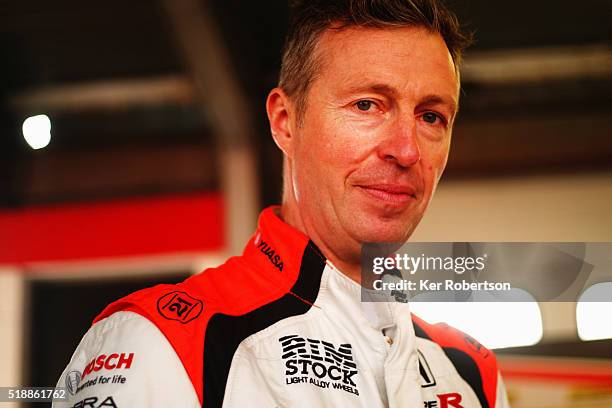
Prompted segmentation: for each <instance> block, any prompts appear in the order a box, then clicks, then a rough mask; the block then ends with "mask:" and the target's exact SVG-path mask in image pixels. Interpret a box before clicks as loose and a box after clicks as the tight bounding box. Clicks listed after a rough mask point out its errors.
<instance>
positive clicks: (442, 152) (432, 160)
mask: <svg viewBox="0 0 612 408" xmlns="http://www.w3.org/2000/svg"><path fill="white" fill-rule="evenodd" d="M448 149H449V143H444V144H438V145H434V146H429V150H427V151H428V153H427V154H426V155H423V156H421V161H422V163H423V170H425V177H424V178H425V180H426V183H427V184H433V188H435V185H436V184H437V183H438V181H439V180H440V178H441V177H442V173H443V172H444V168H445V167H446V161H447V159H448Z"/></svg>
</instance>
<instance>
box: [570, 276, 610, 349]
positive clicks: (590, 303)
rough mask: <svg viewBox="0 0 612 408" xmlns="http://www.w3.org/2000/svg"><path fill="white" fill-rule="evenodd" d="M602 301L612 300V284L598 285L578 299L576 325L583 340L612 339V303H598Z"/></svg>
mask: <svg viewBox="0 0 612 408" xmlns="http://www.w3.org/2000/svg"><path fill="white" fill-rule="evenodd" d="M601 299H611V300H612V282H604V283H597V284H595V285H593V286H591V287H590V288H588V289H587V290H585V291H584V293H583V294H582V295H581V296H580V298H579V299H578V304H577V305H576V325H577V326H578V337H580V338H581V339H582V340H600V339H610V338H612V322H611V321H610V316H611V315H612V301H610V302H598V301H596V300H601Z"/></svg>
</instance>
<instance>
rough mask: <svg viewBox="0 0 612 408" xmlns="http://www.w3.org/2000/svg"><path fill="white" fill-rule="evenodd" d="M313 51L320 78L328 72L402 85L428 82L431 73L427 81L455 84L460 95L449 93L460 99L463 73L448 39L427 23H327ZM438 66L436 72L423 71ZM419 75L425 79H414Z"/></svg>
mask: <svg viewBox="0 0 612 408" xmlns="http://www.w3.org/2000/svg"><path fill="white" fill-rule="evenodd" d="M381 44H382V45H381ZM412 44H414V46H412ZM314 57H315V58H317V59H318V71H319V72H318V73H317V78H320V77H321V76H328V77H330V79H331V80H332V81H333V82H336V83H342V84H343V85H347V86H349V85H351V84H352V83H356V84H359V83H362V84H363V82H365V81H373V82H378V83H382V84H383V85H389V86H392V87H394V88H396V89H398V90H403V88H406V87H409V86H414V85H416V84H423V80H424V79H427V81H426V83H427V85H428V86H432V85H433V86H436V85H439V86H440V87H441V88H444V89H445V90H448V89H452V91H453V92H454V93H455V94H456V95H450V97H452V99H454V100H455V101H456V100H457V99H458V94H459V79H458V76H457V73H456V72H455V66H454V63H453V60H452V57H451V55H450V52H449V51H448V48H447V47H446V43H445V42H444V40H443V39H442V37H441V36H440V35H439V34H438V33H433V32H431V31H429V30H427V29H426V28H421V27H398V28H370V27H354V26H353V27H348V28H342V29H328V30H326V31H325V32H324V33H323V35H322V36H321V38H320V39H319V41H318V43H317V47H316V48H315V55H314ZM434 71H435V75H434V74H432V75H429V76H427V77H424V76H423V75H422V73H423V72H434ZM398 73H401V74H402V75H401V76H398ZM366 75H367V77H366ZM405 78H407V79H408V82H407V83H402V81H400V79H405ZM417 78H418V79H420V80H421V81H420V82H418V81H411V79H417ZM449 85H451V87H450V88H449ZM430 93H436V94H437V93H438V92H435V90H434V92H430ZM440 96H441V97H446V95H440Z"/></svg>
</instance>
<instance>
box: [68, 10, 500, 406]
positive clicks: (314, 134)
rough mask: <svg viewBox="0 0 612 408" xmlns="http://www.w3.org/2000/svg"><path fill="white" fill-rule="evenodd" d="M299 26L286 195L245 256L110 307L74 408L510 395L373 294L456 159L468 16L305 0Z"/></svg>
mask: <svg viewBox="0 0 612 408" xmlns="http://www.w3.org/2000/svg"><path fill="white" fill-rule="evenodd" d="M290 31H291V32H290V33H289V36H288V39H287V44H286V47H285V53H284V55H283V64H282V70H281V77H280V83H279V87H278V88H275V89H273V90H272V91H271V92H270V94H269V96H268V100H267V105H266V106H267V112H268V117H269V120H270V128H271V132H272V136H273V137H274V140H275V142H276V143H277V145H278V146H279V148H280V149H281V150H282V151H283V153H284V191H283V203H282V206H280V207H273V208H268V209H266V210H264V211H263V212H262V214H261V216H260V219H259V226H258V229H257V231H256V232H255V234H254V236H253V238H252V239H251V240H250V241H249V242H248V243H247V245H246V248H245V250H244V253H243V254H242V256H239V257H233V258H230V259H229V260H228V261H227V262H226V263H225V264H223V265H221V266H219V267H218V268H213V269H209V270H206V271H204V272H203V273H201V274H199V275H196V276H194V277H191V278H189V279H187V280H186V281H185V282H183V283H181V284H179V285H159V286H156V287H154V288H150V289H146V290H143V291H139V292H136V293H134V294H132V295H130V296H128V297H126V298H124V299H121V300H119V301H117V302H115V303H113V304H111V305H110V306H109V307H107V308H106V309H105V310H104V311H103V312H102V314H101V315H100V316H98V318H97V319H96V320H95V322H94V325H93V326H92V328H91V329H90V330H89V332H88V333H87V334H86V335H85V337H84V339H83V340H82V342H81V344H80V345H79V347H78V348H77V350H76V352H75V354H74V355H73V357H72V360H71V361H70V364H69V365H68V367H67V368H66V370H65V372H64V374H63V375H62V377H61V378H60V381H59V386H65V384H66V385H67V387H68V391H69V393H70V395H71V400H70V403H68V404H67V406H74V407H102V406H117V407H119V406H121V407H124V406H129V407H145V406H146V407H195V406H205V407H207V408H209V407H220V406H223V407H248V406H261V407H319V406H325V407H387V406H388V407H422V406H425V407H430V408H431V407H435V408H450V407H453V408H460V407H466V408H467V407H489V408H493V407H504V406H506V405H507V402H506V397H505V392H504V389H503V385H502V383H501V380H500V378H499V375H498V370H497V366H496V362H495V357H494V355H493V354H492V353H491V352H489V351H488V350H486V349H484V348H483V347H482V346H480V345H479V344H478V343H476V342H475V341H474V340H473V339H471V338H469V337H467V336H465V335H464V334H462V333H460V332H458V331H455V330H453V329H451V328H449V327H448V326H444V325H442V326H438V325H436V326H432V325H429V324H427V323H425V322H423V321H421V320H420V319H418V318H417V317H415V316H412V315H411V314H410V310H409V305H408V304H406V303H362V302H361V301H360V290H361V287H360V285H359V283H358V282H359V281H360V273H359V272H360V270H359V262H360V251H361V246H362V244H363V243H365V242H402V241H405V240H407V239H408V238H409V236H410V235H411V233H412V231H413V230H414V229H415V227H416V226H417V224H418V222H419V221H420V219H421V217H422V215H423V213H424V211H425V208H426V207H427V205H428V203H429V201H430V199H431V197H432V194H433V192H434V190H435V187H436V184H437V183H438V180H439V179H440V176H441V175H442V171H443V169H444V167H445V164H446V160H447V156H448V150H449V145H450V137H451V130H452V126H453V123H454V119H455V116H456V114H457V108H458V99H459V78H458V65H459V61H460V57H461V51H462V48H463V47H464V46H465V45H466V42H467V40H466V37H465V36H463V35H462V34H461V33H460V31H459V28H458V24H457V22H456V20H455V18H454V16H453V15H452V14H451V13H450V12H449V11H447V10H446V9H445V8H444V7H443V6H442V5H441V4H440V3H438V1H436V0H412V1H410V0H378V1H376V0H333V1H332V0H321V1H306V2H304V3H303V4H302V5H299V6H298V8H297V10H296V17H295V21H294V22H293V24H292V25H291V30H290ZM56 406H64V405H61V404H56Z"/></svg>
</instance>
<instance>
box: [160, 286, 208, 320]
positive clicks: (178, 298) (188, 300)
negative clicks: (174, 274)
mask: <svg viewBox="0 0 612 408" xmlns="http://www.w3.org/2000/svg"><path fill="white" fill-rule="evenodd" d="M203 309H204V304H203V303H202V301H201V300H198V299H196V298H194V297H191V296H189V295H188V294H187V293H185V292H179V291H175V292H170V293H166V294H165V295H164V296H162V297H160V298H159V300H158V301H157V311H158V312H159V314H160V315H162V316H163V317H164V318H166V319H168V320H176V321H179V322H181V323H189V322H190V321H192V320H194V319H196V318H197V317H198V316H200V313H202V310H203Z"/></svg>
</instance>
